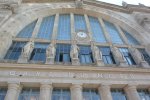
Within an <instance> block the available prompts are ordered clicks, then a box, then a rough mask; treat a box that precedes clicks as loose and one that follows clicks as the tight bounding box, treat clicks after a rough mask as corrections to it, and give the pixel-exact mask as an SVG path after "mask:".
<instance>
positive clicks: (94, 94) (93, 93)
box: [83, 89, 100, 100]
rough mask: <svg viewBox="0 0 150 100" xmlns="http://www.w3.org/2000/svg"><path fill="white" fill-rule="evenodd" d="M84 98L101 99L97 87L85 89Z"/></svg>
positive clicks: (85, 99) (90, 99)
mask: <svg viewBox="0 0 150 100" xmlns="http://www.w3.org/2000/svg"><path fill="white" fill-rule="evenodd" d="M83 100H100V96H99V94H98V91H97V90H96V89H83Z"/></svg>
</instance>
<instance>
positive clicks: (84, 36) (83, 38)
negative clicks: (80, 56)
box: [75, 30, 90, 43]
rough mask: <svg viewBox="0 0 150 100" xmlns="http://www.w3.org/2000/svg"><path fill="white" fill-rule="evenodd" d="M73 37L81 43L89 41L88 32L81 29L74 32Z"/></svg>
mask: <svg viewBox="0 0 150 100" xmlns="http://www.w3.org/2000/svg"><path fill="white" fill-rule="evenodd" d="M75 39H76V41H77V42H83V43H87V42H90V38H89V35H88V33H87V32H85V31H83V30H80V31H78V32H76V36H75Z"/></svg>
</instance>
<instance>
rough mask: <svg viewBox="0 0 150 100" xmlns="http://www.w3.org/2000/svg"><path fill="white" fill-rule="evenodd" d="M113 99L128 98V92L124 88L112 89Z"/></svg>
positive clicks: (123, 99)
mask: <svg viewBox="0 0 150 100" xmlns="http://www.w3.org/2000/svg"><path fill="white" fill-rule="evenodd" d="M111 95H112V98H113V100H127V98H126V94H125V93H124V91H123V90H122V89H111Z"/></svg>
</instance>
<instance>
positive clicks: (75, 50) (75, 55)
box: [70, 44, 80, 65]
mask: <svg viewBox="0 0 150 100" xmlns="http://www.w3.org/2000/svg"><path fill="white" fill-rule="evenodd" d="M70 57H71V61H72V65H79V64H80V62H79V47H78V46H77V45H76V44H73V45H72V46H71V51H70Z"/></svg>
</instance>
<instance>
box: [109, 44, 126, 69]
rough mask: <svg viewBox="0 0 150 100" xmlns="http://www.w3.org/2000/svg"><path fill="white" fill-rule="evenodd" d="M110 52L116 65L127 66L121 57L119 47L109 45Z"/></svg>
mask: <svg viewBox="0 0 150 100" xmlns="http://www.w3.org/2000/svg"><path fill="white" fill-rule="evenodd" d="M111 52H112V53H113V55H114V58H115V61H116V63H117V64H118V65H120V66H122V67H127V66H128V65H127V63H126V61H125V59H124V57H123V55H122V54H121V52H120V51H119V49H118V48H117V47H115V46H112V47H111Z"/></svg>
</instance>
